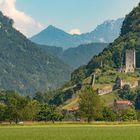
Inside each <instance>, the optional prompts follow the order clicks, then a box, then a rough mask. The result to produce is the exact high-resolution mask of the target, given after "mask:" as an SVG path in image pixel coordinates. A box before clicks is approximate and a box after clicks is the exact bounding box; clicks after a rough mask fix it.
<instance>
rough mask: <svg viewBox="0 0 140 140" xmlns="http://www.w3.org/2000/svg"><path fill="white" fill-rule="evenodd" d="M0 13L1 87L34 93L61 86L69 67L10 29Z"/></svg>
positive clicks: (9, 25) (67, 77) (8, 20)
mask: <svg viewBox="0 0 140 140" xmlns="http://www.w3.org/2000/svg"><path fill="white" fill-rule="evenodd" d="M13 23H14V22H13V20H12V19H9V18H8V17H6V16H4V15H3V14H2V13H1V12H0V88H1V89H6V90H16V91H18V92H20V93H24V94H25V93H27V94H33V93H35V92H37V91H44V90H48V89H53V88H56V87H58V86H61V85H63V84H64V83H65V82H66V81H67V80H69V78H70V73H71V68H70V67H69V66H67V65H65V64H64V63H63V62H62V61H60V60H59V59H57V58H55V57H54V56H53V55H51V54H50V53H48V51H46V50H44V49H43V48H42V47H41V46H39V45H36V44H35V43H32V42H31V41H30V40H28V39H27V38H26V37H25V36H24V35H22V34H21V33H20V32H19V31H17V30H16V29H14V28H13Z"/></svg>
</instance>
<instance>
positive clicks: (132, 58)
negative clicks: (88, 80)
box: [94, 49, 139, 95]
mask: <svg viewBox="0 0 140 140" xmlns="http://www.w3.org/2000/svg"><path fill="white" fill-rule="evenodd" d="M135 69H136V51H135V49H129V50H128V49H127V50H126V51H125V66H124V67H123V68H120V69H119V72H123V73H134V72H135ZM94 82H95V81H94ZM124 85H129V86H130V88H136V87H137V86H138V85H139V81H131V82H128V81H125V80H123V79H122V78H120V77H118V78H117V79H116V82H115V85H114V86H115V88H116V89H122V88H123V86H124ZM113 90H114V87H113V86H111V85H110V86H106V87H103V88H99V89H97V92H98V94H99V95H104V94H107V93H111V92H112V91H113Z"/></svg>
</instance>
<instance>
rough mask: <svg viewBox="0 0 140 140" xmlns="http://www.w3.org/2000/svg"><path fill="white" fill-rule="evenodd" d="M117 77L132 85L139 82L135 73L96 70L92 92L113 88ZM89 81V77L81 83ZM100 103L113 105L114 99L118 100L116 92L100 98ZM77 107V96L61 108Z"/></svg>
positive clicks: (139, 78) (139, 77)
mask: <svg viewBox="0 0 140 140" xmlns="http://www.w3.org/2000/svg"><path fill="white" fill-rule="evenodd" d="M117 76H119V77H121V78H122V79H123V80H125V81H128V82H131V83H133V82H134V81H137V80H140V74H139V73H138V72H136V73H127V74H126V73H120V72H117V71H116V70H107V71H105V72H103V71H100V70H98V73H97V75H96V82H95V86H94V90H95V91H96V90H97V89H98V88H105V87H110V86H113V85H114V83H115V80H116V78H117ZM90 81H91V77H88V78H86V79H85V80H84V81H83V84H88V83H90ZM100 98H101V101H102V103H103V104H104V105H105V106H110V105H112V104H113V103H114V100H115V99H118V98H119V97H118V96H117V93H116V91H113V92H112V93H109V94H107V95H103V96H101V97H100ZM77 106H78V95H77V96H76V97H73V98H72V99H70V100H68V101H67V102H65V103H64V104H63V106H62V108H63V109H71V108H75V107H77Z"/></svg>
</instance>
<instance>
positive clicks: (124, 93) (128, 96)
mask: <svg viewBox="0 0 140 140" xmlns="http://www.w3.org/2000/svg"><path fill="white" fill-rule="evenodd" d="M118 94H119V96H120V98H122V99H124V100H130V101H134V100H135V98H136V94H135V93H133V92H132V91H131V89H130V86H129V85H125V86H124V87H123V89H121V90H119V91H118Z"/></svg>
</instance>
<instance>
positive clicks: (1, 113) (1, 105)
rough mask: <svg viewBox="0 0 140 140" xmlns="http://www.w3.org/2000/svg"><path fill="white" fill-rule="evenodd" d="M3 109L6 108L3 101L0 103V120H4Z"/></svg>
mask: <svg viewBox="0 0 140 140" xmlns="http://www.w3.org/2000/svg"><path fill="white" fill-rule="evenodd" d="M5 110H6V105H5V104H3V103H0V122H2V121H4V120H5V116H4V115H5Z"/></svg>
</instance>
